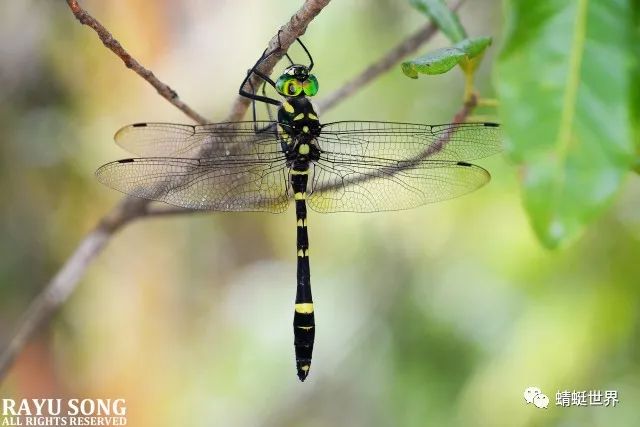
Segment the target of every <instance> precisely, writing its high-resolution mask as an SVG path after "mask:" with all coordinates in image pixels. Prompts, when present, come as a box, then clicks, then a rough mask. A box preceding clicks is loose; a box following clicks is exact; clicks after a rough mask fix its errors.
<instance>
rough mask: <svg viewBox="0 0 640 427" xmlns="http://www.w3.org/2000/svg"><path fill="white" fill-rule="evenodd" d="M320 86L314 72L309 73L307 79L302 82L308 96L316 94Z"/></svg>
mask: <svg viewBox="0 0 640 427" xmlns="http://www.w3.org/2000/svg"><path fill="white" fill-rule="evenodd" d="M319 87H320V86H319V84H318V79H316V76H314V75H313V74H309V77H307V80H305V81H304V83H302V88H303V89H304V93H305V95H307V96H314V95H315V94H316V93H318V89H319Z"/></svg>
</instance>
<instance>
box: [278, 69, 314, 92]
mask: <svg viewBox="0 0 640 427" xmlns="http://www.w3.org/2000/svg"><path fill="white" fill-rule="evenodd" d="M276 90H277V91H278V93H279V94H280V95H282V96H286V97H292V96H300V95H303V94H304V95H306V96H314V95H315V94H316V93H318V79H316V76H314V75H313V74H310V73H309V68H308V67H306V66H304V65H297V64H294V65H291V66H289V67H287V68H286V69H285V70H284V72H283V73H282V75H281V76H280V77H279V78H278V80H276Z"/></svg>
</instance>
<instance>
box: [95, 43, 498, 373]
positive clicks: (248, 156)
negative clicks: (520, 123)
mask: <svg viewBox="0 0 640 427" xmlns="http://www.w3.org/2000/svg"><path fill="white" fill-rule="evenodd" d="M297 42H298V43H299V44H300V46H302V49H303V50H304V52H305V53H306V55H307V57H308V59H309V63H308V65H306V64H299V63H294V61H292V60H291V58H290V57H289V55H288V54H287V53H286V52H285V53H284V55H283V56H286V57H287V59H288V60H289V63H290V65H289V66H287V67H286V68H285V69H284V71H283V72H282V74H280V75H279V76H278V78H277V79H275V80H273V79H271V77H270V76H268V75H266V74H264V73H262V72H261V71H259V68H260V65H261V64H262V63H263V62H264V61H265V60H266V59H267V58H268V57H269V56H270V55H272V54H274V53H275V52H276V51H277V50H278V49H280V47H278V48H276V49H274V50H272V51H271V52H269V53H267V51H266V50H265V52H264V53H263V54H262V55H261V56H260V58H259V59H258V61H257V62H256V63H255V65H254V66H253V68H251V69H250V70H249V71H248V73H247V76H246V77H245V79H244V81H243V82H242V84H241V85H240V89H239V93H240V95H242V96H244V97H247V98H249V99H250V100H251V101H252V104H253V120H250V121H237V122H226V123H212V124H205V125H188V124H173V123H136V124H132V125H129V126H125V127H123V128H122V129H120V130H119V131H118V132H117V133H116V135H115V141H116V143H117V144H118V145H119V146H120V147H122V148H124V149H125V150H127V151H129V152H130V153H132V154H134V155H135V156H137V157H135V158H127V159H123V160H117V161H114V162H111V163H107V164H105V165H103V166H101V167H100V168H99V169H98V170H97V171H96V175H97V178H98V180H99V181H100V182H101V183H103V184H105V185H107V186H109V187H111V188H114V189H116V190H119V191H121V192H123V193H126V194H129V195H132V196H136V197H140V198H144V199H149V200H154V201H159V202H164V203H167V204H170V205H174V206H178V207H182V208H186V209H193V210H208V211H223V212H239V211H262V212H272V213H281V212H284V211H285V210H287V208H288V206H289V205H290V202H291V201H293V202H294V205H295V215H296V228H297V233H296V254H297V286H296V296H295V305H294V316H293V332H294V349H295V360H296V370H297V375H298V378H299V379H300V381H304V380H305V379H306V378H307V376H308V375H309V371H310V367H311V359H312V354H313V346H314V340H315V333H316V328H315V326H316V324H315V312H314V306H313V298H312V294H311V278H310V277H311V274H310V267H309V237H308V231H307V225H308V223H307V207H310V208H311V209H312V210H314V211H315V212H318V213H333V212H379V211H395V210H402V209H409V208H414V207H418V206H421V205H424V204H427V203H433V202H439V201H442V200H447V199H452V198H455V197H458V196H462V195H464V194H467V193H470V192H472V191H475V190H477V189H479V188H480V187H482V186H484V185H485V184H487V183H488V182H489V180H490V174H489V172H488V171H487V170H485V169H484V168H482V167H480V166H477V165H474V164H472V163H469V162H470V161H472V160H475V159H480V158H484V157H487V156H490V155H493V154H495V153H498V152H499V151H501V144H500V129H499V125H498V124H496V123H450V124H442V125H427V124H413V123H394V122H379V121H337V122H332V123H322V122H321V121H320V119H319V117H318V114H317V113H316V111H315V109H314V106H313V104H312V102H311V99H310V98H312V97H313V96H315V95H316V94H317V92H318V90H319V83H318V79H317V78H316V76H315V75H314V74H312V69H313V65H314V64H313V58H312V56H311V54H310V53H309V51H308V49H307V48H306V47H305V45H304V44H303V43H302V41H300V40H299V39H297ZM253 75H256V76H257V79H259V80H261V84H262V91H261V93H258V91H257V90H255V89H254V87H253V85H252V84H251V81H250V79H251V77H252V76H253ZM247 86H249V87H247ZM268 86H270V87H272V88H273V89H275V92H276V93H277V94H278V99H276V98H273V97H271V96H268V95H267V92H266V91H265V88H266V87H268ZM245 88H247V89H248V90H247V89H245ZM257 102H259V103H263V104H265V105H267V109H268V112H269V120H257V118H256V107H255V106H256V103H257ZM271 108H274V109H277V116H276V117H273V114H272V110H271Z"/></svg>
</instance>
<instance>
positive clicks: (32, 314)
mask: <svg viewBox="0 0 640 427" xmlns="http://www.w3.org/2000/svg"><path fill="white" fill-rule="evenodd" d="M329 1H330V0H306V1H305V3H304V4H303V6H302V7H301V8H300V10H298V12H297V13H296V14H295V15H293V16H292V17H291V19H290V20H289V22H288V23H287V24H285V25H284V26H283V27H282V28H281V30H280V31H279V33H278V34H276V35H275V36H274V37H273V38H272V39H271V41H270V43H269V48H268V49H270V50H271V49H274V48H276V47H278V43H280V49H279V51H278V52H277V53H276V54H274V55H273V56H272V57H271V58H270V59H269V61H265V62H264V63H263V64H262V66H261V68H260V70H261V71H262V72H264V73H265V74H270V73H271V70H272V69H273V67H274V65H275V64H276V63H277V61H278V60H280V59H281V58H282V56H283V55H284V53H285V52H286V50H287V49H288V47H289V46H290V45H291V44H292V43H293V42H294V41H295V39H296V37H299V36H301V35H302V34H304V32H305V31H306V28H307V25H308V24H309V23H310V22H311V21H312V20H313V19H314V18H315V17H316V16H317V15H318V13H320V11H321V10H322V9H323V8H324V7H325V6H326V5H327V4H328V3H329ZM464 1H465V0H459V1H458V3H456V5H455V6H454V8H458V7H459V6H460V5H461V4H462V3H463V2H464ZM67 3H68V4H69V7H70V8H71V10H72V11H73V13H74V15H75V16H76V18H77V19H78V20H79V21H80V22H81V23H82V24H85V25H88V26H90V27H91V28H93V29H94V30H95V31H96V32H97V33H98V35H99V37H100V39H101V40H102V42H103V43H104V44H105V46H107V47H108V48H109V49H110V50H112V51H113V52H114V53H115V54H116V55H118V57H120V58H121V59H122V60H123V61H124V63H125V65H127V67H129V68H131V69H133V70H134V71H136V73H138V74H139V75H140V76H141V77H142V78H144V79H145V80H146V81H148V82H149V83H150V84H151V85H152V86H154V87H155V88H156V89H157V90H158V93H159V94H160V95H161V96H163V97H164V98H165V99H167V100H168V101H169V102H171V103H172V104H173V105H175V106H176V107H177V108H179V109H180V110H181V111H183V112H184V113H185V114H186V115H187V116H189V117H191V118H192V119H193V120H195V121H196V122H198V123H205V122H206V119H204V118H203V117H202V116H200V115H199V114H197V113H195V112H194V111H193V110H192V109H191V108H190V107H188V106H187V105H186V104H184V103H183V102H182V101H180V100H179V98H178V97H177V95H176V93H175V91H173V90H172V89H171V88H170V87H169V86H167V85H166V84H164V83H163V82H161V81H160V80H158V79H157V78H156V77H155V76H154V75H153V73H152V72H151V71H149V70H147V69H145V68H144V67H142V66H141V65H140V64H139V63H138V62H137V61H136V60H135V59H134V58H133V57H131V55H130V54H129V53H127V52H126V51H125V50H124V48H122V46H121V45H120V43H119V42H118V41H117V40H115V39H114V38H113V36H112V35H111V34H110V33H109V32H108V31H107V30H106V29H105V28H104V27H103V26H102V25H101V24H100V23H99V22H98V21H96V20H95V19H94V18H93V17H91V16H90V15H89V14H88V13H87V12H86V11H84V10H83V9H82V8H81V7H80V6H79V5H78V3H77V1H76V0H67ZM432 28H433V29H432ZM434 34H435V27H434V26H433V25H431V24H429V25H427V26H425V27H424V28H423V29H421V30H420V31H418V32H416V33H415V34H414V35H413V36H411V37H410V38H409V39H407V40H406V41H405V42H403V43H401V44H399V45H398V46H396V47H395V48H394V49H392V50H391V51H389V52H388V53H387V54H386V55H385V56H384V57H383V58H381V59H380V60H379V61H378V62H376V63H375V64H374V65H373V66H370V67H367V68H366V69H365V70H364V71H363V72H362V73H361V74H360V75H358V76H356V77H355V78H353V79H352V80H350V81H349V82H347V84H345V85H344V86H343V87H342V88H341V89H339V90H338V91H336V92H335V93H333V94H331V95H329V96H328V97H327V98H325V99H324V100H321V101H320V103H319V108H321V109H322V110H328V109H330V108H332V107H333V106H335V105H336V104H337V103H339V102H341V101H342V100H344V99H346V98H348V97H349V96H350V95H352V94H353V93H355V92H356V91H357V90H359V89H361V88H362V87H363V86H364V85H366V84H367V83H369V82H370V81H371V80H373V79H374V78H376V77H378V76H379V75H381V74H382V73H384V72H386V71H388V70H389V69H390V68H391V67H392V66H393V65H394V64H395V63H397V62H398V61H399V60H400V59H402V58H403V57H404V56H405V55H407V54H409V53H411V52H412V51H414V50H415V49H416V48H417V47H418V46H419V45H420V44H422V43H424V42H426V41H428V40H429V39H430V38H431V37H432V36H433V35H434ZM252 83H253V84H254V87H257V80H254V81H253V82H252ZM248 106H249V101H248V100H247V99H246V98H242V97H238V98H237V99H236V100H235V102H234V103H233V105H232V107H231V109H230V113H229V115H228V116H227V121H235V120H240V119H241V118H242V117H243V116H244V114H245V113H246V110H247V108H248ZM472 108H473V106H469V105H465V108H463V109H462V110H461V111H460V112H459V113H458V114H457V115H456V116H455V121H463V120H464V119H465V118H466V117H467V116H468V114H469V111H471V109H472ZM186 212H189V213H193V212H196V211H188V210H184V209H180V208H173V207H155V206H154V205H152V204H150V202H149V201H148V200H144V199H138V198H135V197H125V198H123V200H122V201H121V202H120V203H119V204H118V205H117V206H116V207H115V208H114V209H113V210H112V211H111V212H110V213H109V214H107V215H106V216H105V217H104V218H103V219H102V220H101V221H100V223H99V224H98V225H97V226H96V227H95V228H94V229H93V230H92V231H91V232H89V233H88V234H87V235H86V236H85V237H84V238H83V239H82V241H81V242H80V244H79V245H78V247H77V248H76V250H75V251H74V252H73V254H72V255H71V256H70V257H69V258H68V259H67V261H66V262H65V264H64V265H63V266H62V268H61V269H60V270H59V271H58V273H57V274H56V275H55V276H54V277H53V279H52V280H51V281H50V282H49V283H47V285H46V286H45V288H44V290H43V291H42V292H41V293H40V294H39V295H38V296H37V297H36V299H35V300H34V301H33V302H32V303H31V305H30V306H29V308H28V309H27V311H26V312H25V314H24V315H23V317H22V319H21V320H20V321H19V323H18V328H17V330H16V331H15V333H14V334H13V336H12V338H11V341H10V342H9V345H8V346H7V348H6V349H5V350H4V351H3V352H2V355H1V356H0V379H1V378H4V377H5V375H6V373H7V372H8V370H9V368H10V367H11V364H12V363H13V361H14V360H15V358H16V357H17V355H18V354H19V353H20V352H21V351H22V349H23V348H24V346H25V345H26V343H27V342H28V341H29V340H30V339H31V338H32V337H33V336H34V335H35V334H36V333H37V331H38V330H39V329H40V327H41V326H42V325H44V324H45V323H46V322H47V320H48V319H49V318H50V317H51V316H52V315H53V314H54V313H55V312H56V311H57V310H58V309H59V308H60V306H62V305H63V304H64V303H65V302H66V300H67V299H68V297H69V295H71V293H72V292H73V291H74V290H75V288H76V286H77V284H78V282H79V280H80V278H81V277H82V276H83V274H84V273H85V271H86V270H87V268H88V267H89V265H90V264H91V262H92V261H93V260H94V259H95V258H96V257H97V256H98V254H100V252H101V251H102V249H103V248H104V247H105V246H106V244H107V243H108V241H109V239H111V237H112V236H113V235H114V234H115V232H116V231H117V230H119V229H120V228H121V227H122V226H124V225H126V224H128V223H130V222H132V221H134V220H135V219H137V218H141V217H145V218H147V217H152V216H161V215H173V214H177V213H186Z"/></svg>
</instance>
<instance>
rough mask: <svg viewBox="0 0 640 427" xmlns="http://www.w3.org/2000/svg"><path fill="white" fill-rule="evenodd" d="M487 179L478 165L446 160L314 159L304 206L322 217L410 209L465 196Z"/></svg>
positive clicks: (488, 178) (483, 183)
mask: <svg viewBox="0 0 640 427" xmlns="http://www.w3.org/2000/svg"><path fill="white" fill-rule="evenodd" d="M490 178H491V177H490V175H489V173H488V172H487V171H486V170H485V169H483V168H481V167H479V166H476V165H472V164H469V163H465V162H454V161H447V160H421V161H409V162H407V161H388V160H387V161H383V160H378V161H375V162H374V161H369V162H367V161H360V162H353V161H345V162H341V161H338V160H337V159H334V161H331V162H329V161H325V160H320V161H318V162H317V163H316V164H315V165H314V173H313V181H312V188H311V190H310V192H309V193H310V194H309V197H308V203H309V206H310V207H311V209H313V210H315V211H317V212H323V213H328V212H376V211H392V210H402V209H410V208H414V207H417V206H421V205H424V204H426V203H433V202H439V201H442V200H447V199H452V198H455V197H459V196H462V195H464V194H467V193H470V192H472V191H474V190H477V189H478V188H480V187H482V186H483V185H485V184H486V183H487V182H489V180H490Z"/></svg>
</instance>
